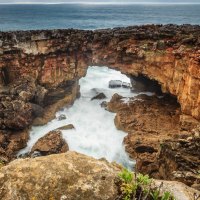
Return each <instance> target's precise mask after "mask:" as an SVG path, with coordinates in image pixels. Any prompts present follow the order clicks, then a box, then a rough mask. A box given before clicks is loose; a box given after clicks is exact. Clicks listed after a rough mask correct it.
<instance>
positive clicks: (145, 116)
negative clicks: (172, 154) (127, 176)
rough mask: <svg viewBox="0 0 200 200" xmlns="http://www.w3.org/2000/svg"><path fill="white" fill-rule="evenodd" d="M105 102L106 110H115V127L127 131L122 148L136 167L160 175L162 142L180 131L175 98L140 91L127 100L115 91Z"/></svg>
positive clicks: (142, 171)
mask: <svg viewBox="0 0 200 200" xmlns="http://www.w3.org/2000/svg"><path fill="white" fill-rule="evenodd" d="M107 105H108V106H107V108H108V110H109V111H111V112H116V113H117V114H116V117H115V125H116V127H117V128H118V129H119V130H123V131H125V132H127V133H128V135H127V136H126V137H125V139H124V144H125V149H126V151H127V152H128V153H129V155H130V157H131V158H132V159H135V160H136V169H137V171H139V172H141V173H144V174H149V175H150V176H151V177H154V178H160V174H159V164H158V157H159V151H160V146H161V143H162V141H163V140H165V139H170V138H173V137H175V135H178V134H181V127H180V125H179V117H180V108H179V105H178V104H177V102H176V100H175V99H174V98H172V97H169V96H165V97H163V98H161V99H160V98H158V97H156V96H147V95H139V96H137V97H134V98H129V100H128V101H127V102H126V101H124V98H123V97H122V96H120V95H118V94H114V95H113V97H112V99H111V100H110V102H108V104H107ZM188 135H189V134H187V136H188ZM187 136H186V137H187Z"/></svg>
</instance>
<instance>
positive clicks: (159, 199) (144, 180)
mask: <svg viewBox="0 0 200 200" xmlns="http://www.w3.org/2000/svg"><path fill="white" fill-rule="evenodd" d="M119 178H120V181H121V183H120V192H121V196H120V199H123V200H136V199H137V200H175V198H174V197H173V195H172V194H171V193H170V192H168V191H165V192H161V188H162V184H161V185H160V186H159V187H156V186H155V185H154V184H153V181H152V180H151V179H150V178H149V176H148V175H142V174H137V173H135V175H134V174H133V173H132V172H130V171H128V170H127V169H123V171H122V172H121V173H119Z"/></svg>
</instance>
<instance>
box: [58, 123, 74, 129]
mask: <svg viewBox="0 0 200 200" xmlns="http://www.w3.org/2000/svg"><path fill="white" fill-rule="evenodd" d="M70 129H75V127H74V125H73V124H67V125H65V126H61V127H59V128H58V130H70Z"/></svg>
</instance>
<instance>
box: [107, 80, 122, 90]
mask: <svg viewBox="0 0 200 200" xmlns="http://www.w3.org/2000/svg"><path fill="white" fill-rule="evenodd" d="M121 86H122V81H120V80H111V81H109V88H119V87H121Z"/></svg>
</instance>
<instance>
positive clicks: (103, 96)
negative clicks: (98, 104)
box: [91, 93, 106, 101]
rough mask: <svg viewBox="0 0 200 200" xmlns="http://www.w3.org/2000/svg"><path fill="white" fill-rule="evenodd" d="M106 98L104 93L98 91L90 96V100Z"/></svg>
mask: <svg viewBox="0 0 200 200" xmlns="http://www.w3.org/2000/svg"><path fill="white" fill-rule="evenodd" d="M105 98H106V95H105V94H104V93H99V94H97V95H96V96H94V97H92V98H91V101H93V100H100V99H105Z"/></svg>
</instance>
